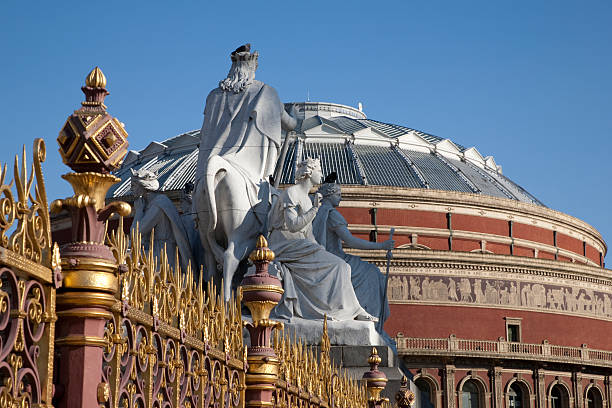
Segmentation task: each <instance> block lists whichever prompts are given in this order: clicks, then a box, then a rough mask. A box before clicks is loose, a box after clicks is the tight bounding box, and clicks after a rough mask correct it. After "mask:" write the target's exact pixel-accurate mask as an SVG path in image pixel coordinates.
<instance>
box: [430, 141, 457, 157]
mask: <svg viewBox="0 0 612 408" xmlns="http://www.w3.org/2000/svg"><path fill="white" fill-rule="evenodd" d="M435 150H436V152H438V153H440V154H441V155H443V156H447V157H450V158H452V159H460V158H461V156H462V154H461V149H459V147H457V145H456V144H454V143H453V142H451V141H450V139H444V140H442V141H440V142H438V143H436V146H435Z"/></svg>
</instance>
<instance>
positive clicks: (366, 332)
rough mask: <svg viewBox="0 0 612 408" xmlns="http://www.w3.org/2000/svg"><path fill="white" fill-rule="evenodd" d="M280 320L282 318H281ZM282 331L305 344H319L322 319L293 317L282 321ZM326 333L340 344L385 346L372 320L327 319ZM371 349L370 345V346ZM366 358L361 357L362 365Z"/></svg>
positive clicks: (334, 341) (334, 342) (331, 339)
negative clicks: (288, 320)
mask: <svg viewBox="0 0 612 408" xmlns="http://www.w3.org/2000/svg"><path fill="white" fill-rule="evenodd" d="M281 321H282V320H281ZM283 324H284V329H283V330H284V331H285V333H287V334H290V335H291V337H293V336H294V335H296V337H297V338H301V339H302V340H303V341H304V342H305V343H306V344H319V343H320V341H321V336H322V335H323V320H304V319H299V318H293V319H291V321H290V322H283ZM327 334H328V336H329V341H330V343H331V344H334V345H341V346H363V345H370V346H386V344H387V343H386V342H385V339H384V338H383V337H382V336H381V335H380V333H378V332H377V331H376V327H375V323H374V322H362V321H358V320H348V321H340V322H338V321H331V320H328V321H327ZM370 350H371V347H370ZM366 360H367V356H366V358H365V359H362V361H361V363H362V365H363V364H364V362H365V361H366Z"/></svg>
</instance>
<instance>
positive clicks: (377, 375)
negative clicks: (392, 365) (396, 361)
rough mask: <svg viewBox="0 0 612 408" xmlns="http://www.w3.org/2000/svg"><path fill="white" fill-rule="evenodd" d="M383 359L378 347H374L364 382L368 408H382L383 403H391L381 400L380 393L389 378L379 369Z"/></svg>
mask: <svg viewBox="0 0 612 408" xmlns="http://www.w3.org/2000/svg"><path fill="white" fill-rule="evenodd" d="M381 361H382V359H381V358H380V356H379V355H378V350H376V347H372V354H371V355H370V357H369V358H368V364H370V370H369V371H366V372H365V373H364V374H363V380H364V381H365V383H366V388H367V390H368V407H369V408H381V407H382V406H383V403H387V402H389V398H381V396H380V393H381V392H382V390H384V389H385V387H386V386H387V381H388V380H387V376H386V375H385V373H383V372H382V371H380V370H379V369H378V365H379V364H380V362H381Z"/></svg>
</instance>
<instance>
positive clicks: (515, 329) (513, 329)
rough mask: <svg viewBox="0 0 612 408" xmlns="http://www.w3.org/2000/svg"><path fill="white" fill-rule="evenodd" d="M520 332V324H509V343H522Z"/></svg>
mask: <svg viewBox="0 0 612 408" xmlns="http://www.w3.org/2000/svg"><path fill="white" fill-rule="evenodd" d="M519 330H520V326H519V325H518V324H509V325H508V341H511V342H519V341H521V336H520V335H519Z"/></svg>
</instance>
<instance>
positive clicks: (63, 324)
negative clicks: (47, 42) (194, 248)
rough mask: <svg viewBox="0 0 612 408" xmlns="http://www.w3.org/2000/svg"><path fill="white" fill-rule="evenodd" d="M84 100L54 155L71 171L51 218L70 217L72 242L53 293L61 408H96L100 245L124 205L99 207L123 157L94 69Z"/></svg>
mask: <svg viewBox="0 0 612 408" xmlns="http://www.w3.org/2000/svg"><path fill="white" fill-rule="evenodd" d="M81 89H82V91H83V93H84V94H85V101H84V102H82V103H81V105H82V106H81V108H80V109H78V110H76V111H75V112H74V113H73V114H72V115H71V116H70V117H68V119H67V121H66V123H65V124H64V126H63V128H62V130H61V131H60V133H59V137H58V138H57V141H58V143H59V147H60V148H59V152H60V154H61V156H62V159H63V160H64V163H65V164H66V165H68V166H69V167H70V168H71V169H72V170H74V172H73V173H68V174H64V175H63V176H62V178H64V179H65V180H67V181H68V182H70V184H71V185H72V188H73V190H74V195H73V196H72V197H69V198H66V199H63V200H55V201H54V202H52V203H51V212H56V213H57V212H60V211H62V210H67V211H68V213H69V214H70V217H71V219H72V228H71V233H72V236H71V242H69V243H67V244H65V245H63V246H62V247H61V248H60V256H61V266H62V275H63V279H62V281H61V283H59V284H61V286H62V287H61V289H59V290H58V296H57V308H58V312H57V315H58V321H57V325H56V330H57V334H56V342H55V344H56V348H57V350H58V354H59V355H60V358H59V359H58V361H59V376H58V383H59V384H58V385H57V387H58V390H57V393H56V396H57V404H58V406H59V407H62V408H73V407H75V408H76V407H92V408H93V407H98V406H99V403H101V402H104V401H99V400H100V398H99V395H105V393H100V392H99V391H100V390H104V389H106V388H107V387H108V385H107V384H104V383H101V378H102V377H101V374H102V354H103V348H104V347H106V345H107V344H106V340H105V339H104V326H105V324H106V322H107V320H109V319H112V313H111V311H110V309H111V307H112V306H113V305H114V304H115V303H116V302H117V300H116V297H115V295H116V292H117V290H118V279H117V273H118V265H117V264H116V263H115V260H114V257H113V255H112V253H111V251H110V249H109V247H107V246H106V245H104V241H105V232H106V221H107V220H108V218H109V217H110V216H111V215H112V214H113V213H118V214H119V215H122V216H126V215H129V214H130V212H131V208H130V205H129V204H127V203H124V202H114V203H111V204H109V205H105V197H106V193H107V191H108V189H109V188H110V187H111V186H112V185H113V184H115V183H117V182H118V181H120V179H119V178H117V177H115V176H113V175H111V174H110V172H111V171H113V170H116V169H117V168H119V166H120V165H121V162H122V160H123V158H124V157H125V155H126V153H127V146H128V142H127V133H126V131H125V129H124V128H123V125H122V124H121V123H120V122H119V121H118V120H117V119H115V118H113V117H112V116H111V115H109V114H108V113H107V112H106V106H105V105H104V98H105V97H106V95H108V91H107V90H106V78H105V77H104V74H103V73H102V71H101V70H100V69H99V68H98V67H96V68H94V69H93V70H92V71H91V72H90V73H89V75H88V76H87V79H86V80H85V86H84V87H82V88H81Z"/></svg>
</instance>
